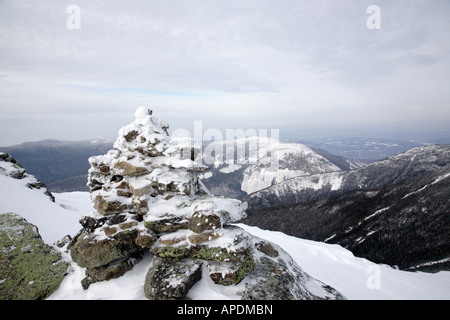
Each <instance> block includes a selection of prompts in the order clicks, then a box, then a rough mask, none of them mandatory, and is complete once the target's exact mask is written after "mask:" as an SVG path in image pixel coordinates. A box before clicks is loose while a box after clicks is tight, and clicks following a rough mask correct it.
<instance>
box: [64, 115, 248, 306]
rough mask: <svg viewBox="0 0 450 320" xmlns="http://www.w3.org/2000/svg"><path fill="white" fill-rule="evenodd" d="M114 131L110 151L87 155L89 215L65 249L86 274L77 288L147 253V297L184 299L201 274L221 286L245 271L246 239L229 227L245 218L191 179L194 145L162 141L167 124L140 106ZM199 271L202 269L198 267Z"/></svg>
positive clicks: (195, 165) (236, 204) (196, 164)
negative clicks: (150, 256)
mask: <svg viewBox="0 0 450 320" xmlns="http://www.w3.org/2000/svg"><path fill="white" fill-rule="evenodd" d="M135 115H136V120H135V121H134V122H132V123H131V124H130V125H127V126H125V127H123V128H122V129H121V130H120V131H119V137H118V139H117V140H116V142H115V144H114V148H115V149H114V150H111V151H109V152H108V153H107V154H105V155H102V156H96V157H91V158H90V159H89V162H90V164H91V168H90V170H89V178H88V186H89V188H90V193H91V200H92V202H93V204H94V208H95V209H96V212H93V213H90V214H89V215H87V216H84V217H83V218H82V219H81V220H80V223H81V225H82V226H83V229H82V230H81V231H80V233H79V234H78V235H77V236H76V237H75V238H74V240H73V241H72V243H71V244H70V245H69V248H70V252H71V256H72V259H73V260H74V261H75V262H77V263H78V265H79V266H81V267H84V268H86V278H84V279H83V281H82V284H83V287H84V288H85V289H86V288H88V287H89V285H90V284H91V283H94V282H98V281H103V280H108V279H111V278H116V277H119V276H121V275H123V274H124V273H125V272H126V271H128V270H130V269H131V268H132V267H133V265H135V264H136V263H137V262H139V261H140V259H141V258H142V256H143V254H144V252H145V250H149V251H150V252H151V253H152V254H153V262H152V266H151V267H150V270H149V272H148V274H147V277H146V280H145V284H143V285H144V290H145V295H146V297H147V298H149V299H171V298H181V297H184V296H185V295H186V294H187V293H188V291H189V289H190V288H191V287H192V286H193V285H194V284H195V283H196V281H198V280H199V279H200V278H201V277H202V270H208V273H209V277H210V278H211V279H212V280H213V281H214V282H215V283H216V284H221V285H233V284H237V283H239V282H240V281H241V280H242V279H243V278H244V277H245V276H246V274H247V273H248V272H250V271H252V270H253V267H254V259H253V256H252V250H250V249H249V247H250V245H251V243H252V242H251V238H252V237H251V236H250V234H248V233H247V232H245V231H244V230H242V229H241V228H238V227H235V226H231V225H230V223H232V222H236V221H238V220H240V219H241V218H242V217H244V216H245V205H244V204H243V203H242V202H241V201H238V200H234V199H227V198H222V197H216V196H212V195H210V194H209V193H208V191H207V190H206V188H205V187H204V186H203V184H202V183H201V181H200V180H199V178H198V173H200V172H204V171H206V170H208V167H206V166H204V165H203V164H201V162H200V161H196V157H197V156H198V154H199V152H200V150H201V149H200V148H201V146H200V145H199V144H197V143H196V142H194V141H193V140H192V139H191V138H186V137H178V138H177V137H170V136H169V134H168V128H169V126H168V125H167V124H166V123H165V122H163V121H159V120H158V119H157V118H156V117H154V116H153V115H152V111H151V110H148V109H147V108H144V107H141V108H139V109H138V110H137V111H136V114H135ZM205 267H206V268H205Z"/></svg>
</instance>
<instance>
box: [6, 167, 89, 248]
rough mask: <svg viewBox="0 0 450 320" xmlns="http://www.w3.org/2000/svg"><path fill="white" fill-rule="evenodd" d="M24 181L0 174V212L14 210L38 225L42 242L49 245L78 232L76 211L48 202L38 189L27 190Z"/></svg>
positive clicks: (46, 197)
mask: <svg viewBox="0 0 450 320" xmlns="http://www.w3.org/2000/svg"><path fill="white" fill-rule="evenodd" d="M26 184H27V181H26V180H23V179H20V180H19V179H13V178H11V177H8V176H4V175H0V214H2V213H7V212H13V213H16V214H18V215H20V216H22V217H24V218H25V219H26V220H27V221H28V222H30V223H32V224H34V225H36V226H37V227H38V228H39V233H40V234H41V237H42V239H43V240H44V242H45V243H47V244H49V245H52V244H53V243H54V242H55V241H58V240H61V239H62V238H63V237H64V236H65V235H67V234H70V235H74V234H76V233H77V232H78V230H79V229H80V228H79V225H78V219H79V218H80V216H79V214H78V212H76V211H71V210H66V209H64V208H62V207H61V206H59V205H58V204H57V203H54V202H51V201H50V199H49V197H48V196H47V195H45V194H44V193H43V192H42V191H41V190H38V189H29V188H27V186H26Z"/></svg>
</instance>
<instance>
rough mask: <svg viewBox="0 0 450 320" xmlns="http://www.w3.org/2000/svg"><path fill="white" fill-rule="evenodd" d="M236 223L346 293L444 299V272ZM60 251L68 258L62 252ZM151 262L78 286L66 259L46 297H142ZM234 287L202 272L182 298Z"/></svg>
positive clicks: (223, 296)
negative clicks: (404, 267)
mask: <svg viewBox="0 0 450 320" xmlns="http://www.w3.org/2000/svg"><path fill="white" fill-rule="evenodd" d="M55 197H56V202H57V203H59V204H61V205H63V206H66V207H68V206H70V207H71V208H72V209H76V208H79V210H78V212H79V213H80V215H81V214H82V213H83V211H84V210H86V209H87V208H89V206H90V201H89V194H88V193H85V195H83V193H75V194H74V197H72V194H71V193H64V194H55ZM238 226H239V227H241V228H243V229H245V230H246V231H248V232H249V233H251V234H253V235H254V236H257V237H260V238H263V239H266V240H268V241H271V242H273V243H275V244H277V245H279V246H280V247H282V248H283V249H284V250H286V251H287V253H289V254H290V255H291V257H292V258H293V259H294V260H295V262H296V263H297V264H298V265H299V266H300V267H301V268H302V269H303V270H304V271H305V272H306V273H308V274H310V275H311V276H312V277H314V278H316V279H318V280H320V281H322V282H324V283H326V284H328V285H330V286H332V287H334V288H335V289H336V290H338V291H339V292H341V293H342V294H343V295H344V296H345V297H346V298H347V299H350V300H372V299H374V300H375V299H376V300H378V299H383V300H392V299H450V272H440V273H437V274H430V273H422V272H405V271H400V270H396V269H393V268H391V267H389V266H386V265H377V264H375V263H372V262H370V261H369V260H366V259H362V258H358V257H355V256H353V254H352V253H351V252H350V251H348V250H346V249H344V248H342V247H341V246H339V245H330V244H325V243H321V242H315V241H309V240H303V239H299V238H295V237H291V236H287V235H285V234H283V233H281V232H273V231H264V230H261V229H259V228H256V227H249V226H246V225H243V224H239V225H238ZM64 256H65V257H66V258H67V259H70V257H69V255H68V254H64ZM151 263H152V262H151V255H150V254H148V255H146V256H145V257H144V259H143V260H142V261H141V262H140V263H139V264H137V265H136V266H135V267H134V268H133V269H132V270H131V271H129V272H127V273H126V274H125V275H124V276H122V277H120V278H118V279H113V280H109V281H107V282H100V283H95V284H92V285H91V286H90V287H89V289H88V290H83V289H82V287H81V284H80V281H81V279H82V278H84V276H85V275H84V269H82V268H80V267H78V266H77V265H76V264H73V263H72V267H73V272H72V273H70V274H69V275H68V276H67V277H66V279H65V280H64V281H63V282H62V284H61V286H60V288H59V290H57V291H56V292H55V293H54V294H53V295H52V296H50V299H56V300H57V299H90V300H91V299H124V300H125V299H130V300H138V299H145V296H144V292H143V288H142V283H143V281H144V278H145V275H146V273H147V271H148V269H149V267H150V264H151ZM378 276H379V277H378ZM371 288H372V289H371ZM237 289H239V288H234V287H222V286H217V285H215V284H214V283H213V282H212V281H211V280H209V279H208V277H204V278H202V280H200V281H199V282H198V283H197V284H196V285H195V286H194V287H193V288H192V289H191V291H190V292H189V295H188V298H191V299H195V300H227V299H238V298H239V297H238V296H237V295H236V291H237Z"/></svg>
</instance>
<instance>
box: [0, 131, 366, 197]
mask: <svg viewBox="0 0 450 320" xmlns="http://www.w3.org/2000/svg"><path fill="white" fill-rule="evenodd" d="M255 139H256V140H255ZM240 143H243V144H244V145H245V148H244V152H243V153H242V154H240V153H239V152H238V147H237V145H238V144H240ZM255 143H257V144H256V146H257V150H255V149H254V146H255ZM112 146H113V141H112V140H109V139H94V140H86V141H65V140H54V139H47V140H42V141H36V142H25V143H22V144H19V145H15V146H11V147H0V151H2V152H6V153H9V154H11V155H13V156H14V158H15V159H17V161H19V162H20V163H22V164H23V166H24V167H25V168H27V171H28V172H29V173H31V174H33V175H35V176H37V177H39V179H40V180H41V181H43V182H44V183H45V184H46V185H47V187H48V188H49V189H50V190H51V191H52V192H71V191H88V190H89V189H88V188H87V186H86V183H87V171H88V169H89V163H88V159H89V157H91V156H96V155H100V154H104V153H106V152H107V151H108V150H110V149H112ZM220 149H222V150H223V151H224V152H223V153H218V152H216V153H215V152H214V151H218V150H220ZM229 150H232V151H233V150H234V152H233V155H234V160H233V162H232V164H231V165H229V164H228V163H227V161H228V160H230V159H228V160H227V158H226V151H227V150H226V143H224V142H213V143H209V144H205V145H204V153H205V154H208V152H209V157H210V158H209V159H205V160H209V161H210V162H209V163H211V165H210V167H211V169H210V170H209V171H208V172H206V173H205V174H203V175H202V178H203V182H204V184H205V185H206V186H207V187H208V188H209V190H210V191H211V193H213V194H216V195H222V196H227V197H232V198H242V197H244V196H246V195H248V194H250V193H252V192H255V191H258V190H260V189H263V188H265V187H269V186H272V185H273V184H276V183H280V182H282V181H285V180H286V179H290V178H292V177H297V176H302V175H310V174H315V173H323V172H330V171H340V170H350V169H354V168H358V167H360V166H363V165H364V164H363V163H362V162H359V161H354V160H349V159H346V158H344V157H341V156H336V155H333V154H331V153H329V152H327V151H325V150H319V149H311V148H309V147H307V146H306V145H303V144H299V143H288V142H282V141H280V142H279V143H278V141H274V140H272V139H268V138H246V139H241V140H235V141H234V145H233V149H229ZM255 155H256V156H255ZM271 155H274V156H276V157H277V159H278V161H279V162H278V164H277V167H276V168H275V167H274V168H269V167H270V156H271ZM238 156H243V158H240V159H239V161H238V159H237V157H238Z"/></svg>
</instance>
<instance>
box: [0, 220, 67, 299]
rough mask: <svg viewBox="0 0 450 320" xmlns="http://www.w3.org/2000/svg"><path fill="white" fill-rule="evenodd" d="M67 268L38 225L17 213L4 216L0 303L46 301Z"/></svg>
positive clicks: (0, 224) (0, 235)
mask: <svg viewBox="0 0 450 320" xmlns="http://www.w3.org/2000/svg"><path fill="white" fill-rule="evenodd" d="M67 268H68V264H67V263H66V262H64V261H62V259H61V256H60V254H59V253H58V252H56V251H55V250H54V249H53V248H52V247H50V246H48V245H46V244H45V243H44V242H43V241H42V239H41V236H40V235H39V231H38V229H37V227H36V226H34V225H32V224H31V223H29V222H27V221H26V220H25V219H24V218H22V217H21V216H19V215H17V214H15V213H2V214H0V300H40V299H45V298H47V297H48V296H49V295H50V294H52V293H53V292H54V291H55V290H56V289H58V287H59V285H60V283H61V281H62V280H63V279H64V276H65V274H66V272H67Z"/></svg>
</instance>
